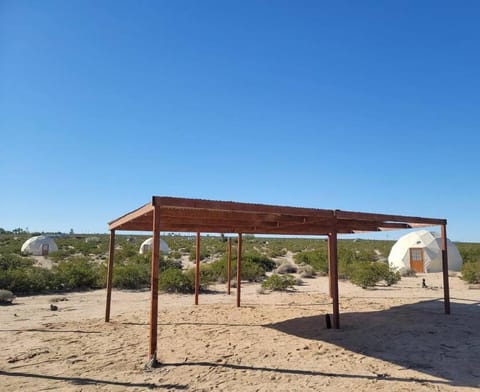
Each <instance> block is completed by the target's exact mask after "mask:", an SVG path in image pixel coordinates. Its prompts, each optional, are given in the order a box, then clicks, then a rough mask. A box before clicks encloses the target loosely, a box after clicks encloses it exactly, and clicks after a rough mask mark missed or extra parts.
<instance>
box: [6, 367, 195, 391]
mask: <svg viewBox="0 0 480 392" xmlns="http://www.w3.org/2000/svg"><path fill="white" fill-rule="evenodd" d="M0 376H4V377H27V378H39V379H47V380H54V381H65V382H68V383H70V384H74V385H115V386H121V387H131V388H146V389H157V388H159V389H167V390H186V389H187V388H188V386H187V385H182V384H153V383H134V382H122V381H111V380H98V379H94V378H86V377H66V376H50V375H47V374H34V373H24V372H7V371H4V370H0Z"/></svg>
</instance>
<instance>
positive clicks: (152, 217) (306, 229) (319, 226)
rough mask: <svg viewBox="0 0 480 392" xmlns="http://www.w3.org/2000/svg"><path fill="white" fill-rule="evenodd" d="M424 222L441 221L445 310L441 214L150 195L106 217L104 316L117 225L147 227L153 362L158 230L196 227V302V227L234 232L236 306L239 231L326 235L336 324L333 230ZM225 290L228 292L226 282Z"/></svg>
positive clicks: (434, 223)
mask: <svg viewBox="0 0 480 392" xmlns="http://www.w3.org/2000/svg"><path fill="white" fill-rule="evenodd" d="M427 226H441V236H442V261H443V262H442V267H443V283H444V285H443V286H444V309H445V313H446V314H449V313H450V293H449V284H448V256H447V236H446V235H447V234H446V226H447V221H446V219H433V218H420V217H412V216H402V215H387V214H373V213H364V212H353V211H341V210H325V209H316V208H302V207H286V206H274V205H265V204H250V203H238V202H231V201H213V200H201V199H186V198H177V197H166V196H153V197H152V201H151V202H150V203H147V204H145V205H144V206H142V207H140V208H138V209H136V210H134V211H132V212H129V213H127V214H126V215H123V216H121V217H120V218H117V219H115V220H114V221H112V222H110V223H109V229H110V233H111V234H110V255H109V261H108V271H107V300H106V308H105V321H106V322H108V321H109V320H110V302H111V292H112V273H113V260H114V251H115V232H116V231H119V230H122V231H152V232H153V243H152V263H151V307H150V350H149V358H150V360H151V364H153V365H154V364H156V363H157V323H158V277H159V262H160V232H161V231H168V232H192V233H197V236H196V250H197V259H196V267H195V272H196V274H195V276H196V277H195V304H198V293H199V266H200V260H199V255H200V233H202V232H203V233H235V234H238V245H237V261H238V262H237V289H236V294H237V295H236V300H237V301H236V302H237V306H240V295H241V281H240V275H241V274H240V271H241V254H242V234H287V235H319V236H321V235H323V236H325V235H326V236H328V263H329V283H330V296H331V298H332V306H333V309H332V313H333V327H334V328H340V311H339V294H338V269H337V267H338V260H337V236H338V234H351V233H358V232H375V231H384V230H399V229H411V228H416V227H427ZM227 249H228V252H227V253H228V256H229V257H228V258H229V259H230V256H231V242H229V243H228V248H227ZM228 283H230V282H228ZM228 293H230V287H229V286H228Z"/></svg>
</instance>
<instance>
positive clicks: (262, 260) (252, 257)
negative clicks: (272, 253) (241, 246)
mask: <svg viewBox="0 0 480 392" xmlns="http://www.w3.org/2000/svg"><path fill="white" fill-rule="evenodd" d="M244 263H253V264H257V265H259V266H260V267H262V269H263V270H264V271H266V272H270V271H273V269H274V268H275V267H276V264H275V262H274V261H273V260H272V259H270V258H269V257H267V256H265V255H261V254H257V253H248V254H245V255H244V256H242V266H243V265H244Z"/></svg>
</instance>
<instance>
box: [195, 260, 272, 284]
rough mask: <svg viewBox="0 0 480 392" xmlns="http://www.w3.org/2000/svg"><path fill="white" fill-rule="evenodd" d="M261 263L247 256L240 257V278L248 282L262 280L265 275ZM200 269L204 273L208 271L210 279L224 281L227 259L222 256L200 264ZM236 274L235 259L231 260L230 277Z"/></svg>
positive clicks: (225, 278)
mask: <svg viewBox="0 0 480 392" xmlns="http://www.w3.org/2000/svg"><path fill="white" fill-rule="evenodd" d="M262 265H263V263H260V262H256V261H252V260H251V259H249V258H245V259H243V258H242V265H241V274H242V276H241V278H242V280H248V281H249V282H258V281H260V280H262V279H263V278H264V276H265V269H264V268H263V266H262ZM200 269H201V270H203V271H204V273H205V274H207V273H208V275H209V277H210V281H211V282H213V281H217V280H221V281H226V280H227V260H226V259H225V258H222V259H220V260H217V261H214V262H213V263H210V264H207V265H202V266H201V268H200ZM236 276H237V260H236V259H233V260H232V276H231V277H232V279H233V278H234V277H236Z"/></svg>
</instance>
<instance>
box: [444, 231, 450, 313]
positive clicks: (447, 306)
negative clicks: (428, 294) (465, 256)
mask: <svg viewBox="0 0 480 392" xmlns="http://www.w3.org/2000/svg"><path fill="white" fill-rule="evenodd" d="M442 272H443V297H444V307H445V314H450V285H449V282H448V244H447V226H446V225H442Z"/></svg>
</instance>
